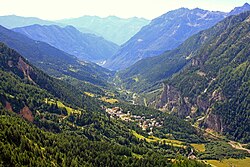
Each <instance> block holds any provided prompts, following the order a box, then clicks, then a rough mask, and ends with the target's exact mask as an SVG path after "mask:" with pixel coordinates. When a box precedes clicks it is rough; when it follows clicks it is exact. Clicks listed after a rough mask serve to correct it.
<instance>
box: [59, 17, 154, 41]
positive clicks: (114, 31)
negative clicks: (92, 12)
mask: <svg viewBox="0 0 250 167" xmlns="http://www.w3.org/2000/svg"><path fill="white" fill-rule="evenodd" d="M56 22H58V23H62V24H66V25H72V26H74V27H76V28H77V29H79V30H80V31H82V32H84V33H85V32H88V33H94V34H96V35H99V36H102V37H104V38H105V39H107V40H109V41H112V42H114V43H116V44H118V45H121V44H123V43H125V42H126V41H127V40H129V39H130V38H131V37H132V36H133V35H135V34H136V33H137V32H138V31H139V30H140V29H141V28H142V27H143V26H145V25H147V24H148V23H149V20H146V19H143V18H137V17H133V18H128V19H123V18H119V17H116V16H108V17H105V18H101V17H98V16H82V17H79V18H72V19H63V20H57V21H56Z"/></svg>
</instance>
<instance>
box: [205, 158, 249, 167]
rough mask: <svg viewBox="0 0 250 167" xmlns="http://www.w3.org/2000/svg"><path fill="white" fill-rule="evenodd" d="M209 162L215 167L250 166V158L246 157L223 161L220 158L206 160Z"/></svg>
mask: <svg viewBox="0 0 250 167" xmlns="http://www.w3.org/2000/svg"><path fill="white" fill-rule="evenodd" d="M206 162H207V163H209V164H210V165H212V166H213V167H232V166H234V167H248V166H250V158H245V159H233V158H230V159H224V160H222V161H218V160H206Z"/></svg>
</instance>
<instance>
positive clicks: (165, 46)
mask: <svg viewBox="0 0 250 167" xmlns="http://www.w3.org/2000/svg"><path fill="white" fill-rule="evenodd" d="M249 9H250V8H249V4H245V5H244V6H243V7H239V8H236V9H234V10H233V11H232V12H231V13H222V12H211V11H207V10H202V9H198V8H196V9H192V10H190V9H186V8H180V9H177V10H173V11H170V12H168V13H166V14H164V15H162V16H160V17H158V18H156V19H154V20H152V21H151V23H150V24H149V25H147V26H145V27H143V28H142V29H141V30H140V31H139V32H138V33H137V34H136V35H135V36H133V37H132V38H131V39H130V40H129V41H127V42H126V43H125V44H123V45H122V46H121V48H120V49H119V51H118V52H117V53H116V54H115V55H114V56H113V57H112V58H111V59H110V60H109V61H107V63H106V64H105V65H104V66H105V67H107V68H109V69H112V70H123V69H125V68H127V67H129V66H131V65H133V64H134V63H136V62H137V61H139V60H141V59H143V58H146V57H152V56H158V55H159V54H162V53H163V52H165V51H167V50H172V49H175V48H176V47H178V46H179V45H180V44H182V43H183V42H184V41H185V40H186V39H188V38H189V37H190V36H192V35H194V34H196V33H198V32H199V31H201V30H205V29H208V28H210V27H212V26H213V25H215V24H216V23H218V22H219V21H221V20H222V19H224V18H225V17H226V16H228V15H233V14H239V13H241V12H243V11H246V10H249Z"/></svg>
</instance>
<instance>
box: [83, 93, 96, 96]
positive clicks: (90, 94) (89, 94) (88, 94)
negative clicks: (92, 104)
mask: <svg viewBox="0 0 250 167" xmlns="http://www.w3.org/2000/svg"><path fill="white" fill-rule="evenodd" d="M84 94H85V95H87V96H90V97H95V95H94V94H93V93H90V92H84Z"/></svg>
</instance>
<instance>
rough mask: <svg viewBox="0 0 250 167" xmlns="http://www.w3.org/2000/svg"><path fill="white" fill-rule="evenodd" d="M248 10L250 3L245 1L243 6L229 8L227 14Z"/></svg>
mask: <svg viewBox="0 0 250 167" xmlns="http://www.w3.org/2000/svg"><path fill="white" fill-rule="evenodd" d="M249 10H250V5H249V4H248V3H245V4H244V5H243V6H240V7H236V8H234V9H233V10H231V11H230V12H229V14H228V15H237V14H240V13H242V12H245V11H249Z"/></svg>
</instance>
